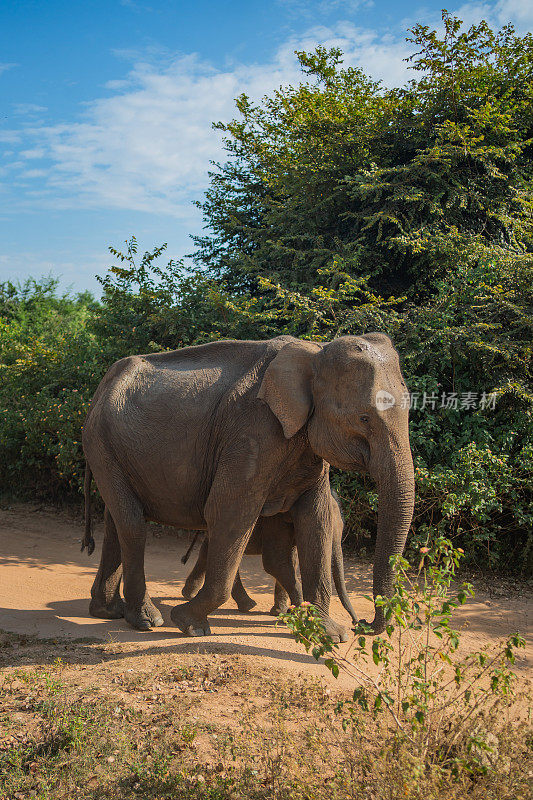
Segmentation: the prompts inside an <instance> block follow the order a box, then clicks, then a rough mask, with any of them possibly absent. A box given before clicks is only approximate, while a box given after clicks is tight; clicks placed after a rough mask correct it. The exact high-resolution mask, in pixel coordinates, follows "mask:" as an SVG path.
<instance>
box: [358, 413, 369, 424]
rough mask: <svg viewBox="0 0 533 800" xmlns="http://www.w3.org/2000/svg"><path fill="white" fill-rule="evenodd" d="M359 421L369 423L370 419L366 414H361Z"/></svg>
mask: <svg viewBox="0 0 533 800" xmlns="http://www.w3.org/2000/svg"><path fill="white" fill-rule="evenodd" d="M359 419H360V420H361V422H370V417H369V416H368V414H361V416H360V417H359Z"/></svg>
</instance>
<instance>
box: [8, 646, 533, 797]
mask: <svg viewBox="0 0 533 800" xmlns="http://www.w3.org/2000/svg"><path fill="white" fill-rule="evenodd" d="M1 644H2V646H1V647H0V658H1V659H2V667H3V668H2V672H1V677H0V798H2V800H11V799H12V798H13V799H15V798H16V800H22V799H23V798H40V799H41V800H45V799H46V800H67V799H68V800H70V798H76V799H77V800H82V799H83V800H85V799H86V800H89V799H90V800H98V799H100V798H101V799H102V800H103V798H113V799H114V800H116V798H147V799H149V800H155V798H161V799H162V798H192V799H193V800H194V798H206V799H207V798H210V800H219V799H220V800H223V799H224V800H225V799H226V798H228V799H229V798H234V799H235V800H239V799H240V798H243V800H244V798H250V799H254V800H255V798H257V799H259V798H283V799H286V800H289V799H290V800H300V798H301V799H302V800H304V798H307V799H308V800H315V799H316V800H322V798H324V800H325V798H328V800H336V799H337V798H339V799H340V798H358V799H359V798H361V800H396V798H398V800H399V798H402V800H405V799H406V798H407V799H409V798H424V799H425V800H432V799H433V798H435V800H452V799H458V798H466V797H468V798H472V800H477V798H479V800H481V798H483V800H491V798H494V800H496V799H497V800H506V798H509V800H511V798H512V799H513V800H515V799H516V800H520V799H521V798H524V800H525V798H529V796H530V794H529V787H528V784H529V782H530V780H531V776H532V774H533V773H532V772H531V770H533V766H532V765H531V761H530V760H529V762H528V758H529V759H531V747H532V737H531V733H530V732H529V733H528V729H527V726H526V725H525V724H524V723H522V722H520V723H519V722H512V721H510V720H505V719H502V720H487V728H488V729H490V731H491V734H493V735H495V736H496V737H497V747H496V748H495V751H496V752H495V753H494V754H492V756H491V757H490V758H489V759H488V761H487V770H486V773H485V774H483V773H482V772H474V773H472V772H466V771H465V772H464V773H462V774H460V775H459V776H458V777H454V776H453V775H451V774H443V773H442V772H441V771H435V770H432V769H427V768H425V767H424V765H423V764H422V765H421V764H418V763H415V762H414V761H413V759H412V757H411V756H410V753H409V752H408V751H406V750H405V749H402V747H401V745H399V742H398V739H397V738H396V737H395V736H394V735H392V734H391V733H390V732H388V731H387V730H385V729H381V730H380V728H379V727H378V724H379V723H377V722H376V721H374V720H372V719H371V718H370V717H368V715H367V716H365V715H362V716H361V717H360V719H359V720H358V722H357V724H356V725H355V726H353V727H351V728H350V729H348V730H347V731H346V732H345V731H343V729H342V725H341V722H340V719H341V717H340V716H339V715H338V714H337V713H336V708H337V704H338V702H339V700H341V699H342V695H341V694H340V693H339V694H337V693H335V692H333V691H331V690H330V689H327V688H325V687H324V686H323V685H322V684H320V683H319V682H316V681H312V680H309V679H307V680H304V679H301V678H298V679H294V678H293V677H291V676H290V675H288V674H287V673H284V672H281V671H280V672H278V673H277V674H276V675H272V674H271V673H270V674H269V673H267V672H266V671H264V670H257V668H255V667H254V669H253V671H252V670H250V669H249V668H248V666H247V661H246V659H245V658H242V657H238V656H237V657H236V656H229V655H228V656H226V655H222V654H220V655H216V654H209V655H205V654H198V655H187V656H183V655H181V654H180V655H174V654H172V653H169V654H166V655H164V656H146V655H142V654H141V655H139V653H138V651H136V650H135V648H134V647H132V646H130V645H117V644H108V645H102V644H101V643H99V644H96V643H91V642H90V641H87V640H85V641H78V642H72V641H70V642H61V641H54V642H50V641H48V642H42V641H39V640H36V639H32V638H28V637H20V636H16V635H13V634H3V635H2V638H1Z"/></svg>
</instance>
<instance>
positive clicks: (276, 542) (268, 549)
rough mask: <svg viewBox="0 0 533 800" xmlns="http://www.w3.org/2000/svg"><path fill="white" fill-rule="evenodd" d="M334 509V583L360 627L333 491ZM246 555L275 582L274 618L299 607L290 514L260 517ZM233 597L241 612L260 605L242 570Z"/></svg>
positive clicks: (193, 587) (190, 583) (199, 567)
mask: <svg viewBox="0 0 533 800" xmlns="http://www.w3.org/2000/svg"><path fill="white" fill-rule="evenodd" d="M331 507H332V524H333V537H332V547H333V550H332V555H331V572H332V578H333V583H334V585H335V589H336V590H337V594H338V596H339V599H340V601H341V603H342V605H343V606H344V608H345V609H346V611H347V612H348V613H349V614H350V616H351V618H352V622H353V624H354V625H355V626H356V625H357V624H358V620H357V616H356V613H355V611H354V609H353V606H352V604H351V602H350V598H349V597H348V593H347V591H346V584H345V581H344V564H343V556H342V532H343V529H344V519H343V516H342V510H341V505H340V502H339V498H338V496H337V494H336V492H334V491H333V489H332V490H331ZM197 536H198V532H197V534H196V536H195V537H194V539H193V542H192V544H191V546H190V547H189V550H188V551H187V553H186V554H185V555H184V556H183V558H182V559H181V561H182V563H183V564H185V563H187V560H188V558H189V555H190V553H191V550H192V547H193V546H194V542H195V541H196V538H197ZM244 552H245V555H261V556H262V558H263V567H264V569H265V572H268V573H269V574H270V575H272V576H273V577H274V578H275V579H276V582H275V588H274V605H273V606H272V608H271V609H270V614H272V616H275V617H277V616H279V614H283V613H285V612H286V611H287V609H288V607H289V603H292V604H293V605H295V606H297V605H300V603H301V602H302V601H303V595H302V586H301V583H300V581H299V579H298V577H297V575H296V565H297V554H296V543H295V539H294V528H293V526H292V524H291V521H290V518H289V517H288V515H287V514H276V515H275V516H273V517H260V518H259V519H258V521H257V523H256V525H255V528H254V531H253V533H252V536H251V538H250V541H249V542H248V544H247V546H246V550H245V551H244ZM207 553H208V539H207V538H204V540H203V542H202V544H201V546H200V550H199V553H198V557H197V559H196V564H195V565H194V567H193V569H192V571H191V572H190V573H189V575H188V576H187V579H186V581H185V584H184V586H183V589H182V591H181V593H182V595H183V597H185V599H186V600H192V598H193V597H194V596H195V595H197V594H198V591H199V590H200V588H201V586H202V584H203V582H204V577H205V569H206V564H207ZM231 596H232V598H233V599H234V600H235V602H236V603H237V608H238V609H239V611H245V612H246V611H250V610H251V609H252V608H254V606H255V605H257V604H256V602H255V600H252V598H251V597H250V595H249V594H248V592H247V591H246V589H245V588H244V585H243V583H242V580H241V576H240V570H237V574H236V576H235V580H234V582H233V587H232V589H231Z"/></svg>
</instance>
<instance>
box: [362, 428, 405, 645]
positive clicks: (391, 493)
mask: <svg viewBox="0 0 533 800" xmlns="http://www.w3.org/2000/svg"><path fill="white" fill-rule="evenodd" d="M389 452H390V453H391V455H390V457H389V458H387V460H386V462H385V463H382V464H381V465H380V467H379V469H378V471H377V474H376V476H375V477H376V480H377V484H378V495H379V500H378V531H377V540H376V552H375V557H374V573H373V594H374V599H375V598H376V597H377V596H378V595H381V596H382V597H390V596H391V595H392V588H393V570H392V568H391V565H390V563H389V561H390V558H391V556H393V555H401V554H402V553H403V549H404V546H405V540H406V538H407V534H408V532H409V527H410V525H411V520H412V518H413V507H414V494H415V491H414V488H415V481H414V469H413V460H412V457H411V450H410V447H409V444H408V443H407V444H406V445H405V444H404V445H403V446H396V447H394V446H392V447H390V448H389ZM374 614H375V616H374V620H373V622H372V627H373V629H374V633H381V632H382V631H383V630H384V628H385V618H384V614H383V609H382V608H379V607H376V608H375V612H374Z"/></svg>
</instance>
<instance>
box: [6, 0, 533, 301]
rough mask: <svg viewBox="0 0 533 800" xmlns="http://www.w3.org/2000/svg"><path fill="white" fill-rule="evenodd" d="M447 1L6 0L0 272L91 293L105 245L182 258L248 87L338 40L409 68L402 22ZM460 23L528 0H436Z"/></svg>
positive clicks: (369, 63)
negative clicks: (50, 277) (163, 248)
mask: <svg viewBox="0 0 533 800" xmlns="http://www.w3.org/2000/svg"><path fill="white" fill-rule="evenodd" d="M442 5H443V0H440V2H433V0H427V1H426V2H424V3H421V4H420V5H418V4H417V3H416V2H415V3H410V2H407V0H396V2H393V1H392V0H373V2H372V1H371V0H315V1H314V2H306V1H305V0H264V1H260V0H248V2H241V0H235V1H234V2H229V0H217V2H214V0H196V2H194V3H192V2H190V0H189V1H188V2H178V1H175V2H169V1H167V0H152V1H151V0H146V2H145V0H84V2H80V0H69V2H66V0H46V1H45V0H39V1H38V2H35V0H33V1H31V2H30V1H29V0H3V2H2V3H1V4H0V98H1V102H0V281H3V280H24V279H25V278H27V277H28V276H33V277H39V276H41V275H46V274H48V273H52V274H54V275H57V276H58V277H59V278H60V280H61V286H62V287H67V286H72V287H73V289H74V290H81V289H86V288H88V289H91V290H93V291H95V292H96V293H98V283H97V282H96V280H95V278H94V275H95V274H96V273H98V274H103V273H104V272H105V268H106V266H107V265H109V264H110V263H111V261H112V260H111V259H110V257H109V255H108V253H107V246H108V245H114V246H120V245H121V243H122V242H123V241H124V240H125V239H126V238H128V237H129V236H131V235H132V234H134V235H135V236H137V239H138V240H139V244H140V247H141V248H142V249H146V248H151V247H152V246H154V245H156V244H161V243H162V242H165V241H166V242H168V254H169V257H173V258H180V257H181V256H183V255H184V254H185V253H187V252H190V250H191V243H190V239H189V234H191V233H197V232H198V231H199V230H200V229H201V225H202V220H201V216H200V212H199V211H198V210H197V209H196V208H195V207H194V205H193V201H194V200H196V199H201V197H202V194H203V191H204V190H205V188H206V186H207V183H208V178H207V172H208V170H209V166H210V163H209V162H210V160H211V159H215V160H216V159H219V158H220V157H221V147H220V137H219V135H218V134H217V133H216V132H214V131H213V130H212V129H211V122H212V121H216V120H219V119H222V120H227V119H230V118H231V117H232V116H234V114H233V100H234V98H235V97H236V96H237V95H238V94H240V93H241V92H243V91H246V92H247V93H248V94H250V95H251V96H252V97H255V98H259V97H261V96H262V95H263V94H265V93H269V92H271V91H272V90H273V89H274V88H276V87H277V86H279V85H280V84H281V83H288V82H292V83H294V82H296V81H298V79H299V71H298V68H297V65H296V61H295V58H294V54H293V53H294V50H295V49H312V48H313V47H314V46H315V45H316V44H319V43H320V44H327V45H338V46H340V47H341V48H342V49H343V50H344V52H345V54H346V55H345V60H346V63H350V64H357V65H359V66H361V67H363V69H365V71H366V72H367V73H368V74H370V75H372V76H373V77H375V78H380V79H382V80H383V81H384V83H385V84H388V85H399V84H401V83H403V82H404V81H405V79H406V77H407V75H408V73H407V71H406V65H405V63H404V62H403V61H402V59H403V58H404V57H405V56H406V55H407V54H408V52H409V46H408V45H406V43H405V35H406V29H407V28H408V27H409V26H411V25H412V24H414V23H415V22H417V21H421V22H424V23H425V24H429V25H432V26H433V27H438V26H439V23H440V9H441V8H442ZM445 5H446V7H447V8H448V10H450V11H452V12H454V13H457V14H458V15H459V16H460V17H461V18H462V19H464V20H465V22H466V23H467V24H470V23H472V22H477V21H479V20H480V19H482V18H485V19H487V20H489V22H491V23H492V24H493V25H494V26H495V27H500V26H501V25H503V24H506V23H507V22H513V23H514V24H515V26H516V27H517V29H518V31H519V32H520V33H524V32H525V31H527V30H531V29H532V27H533V3H531V2H528V0H485V2H483V0H481V2H470V3H465V2H458V3H455V4H454V3H446V4H445Z"/></svg>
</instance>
